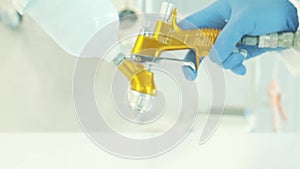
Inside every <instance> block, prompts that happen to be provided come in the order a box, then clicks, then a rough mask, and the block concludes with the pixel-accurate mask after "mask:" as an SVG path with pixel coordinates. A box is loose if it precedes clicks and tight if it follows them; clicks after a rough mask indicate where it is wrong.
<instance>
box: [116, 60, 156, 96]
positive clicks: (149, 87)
mask: <svg viewBox="0 0 300 169" xmlns="http://www.w3.org/2000/svg"><path fill="white" fill-rule="evenodd" d="M119 70H120V71H121V72H122V73H123V74H124V75H125V76H126V78H127V79H128V80H129V81H130V89H131V90H134V91H136V92H139V93H144V94H148V95H152V96H155V95H156V86H155V83H154V75H153V73H152V72H149V71H147V70H146V68H145V66H144V65H142V64H140V63H136V62H133V61H130V60H128V59H125V60H124V61H123V62H122V63H121V64H120V65H119Z"/></svg>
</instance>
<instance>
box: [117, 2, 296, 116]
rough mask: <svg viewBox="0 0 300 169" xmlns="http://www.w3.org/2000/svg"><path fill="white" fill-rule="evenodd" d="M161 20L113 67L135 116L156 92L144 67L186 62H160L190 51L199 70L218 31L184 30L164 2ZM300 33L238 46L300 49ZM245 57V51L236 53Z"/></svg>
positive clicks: (250, 38) (245, 40) (254, 39)
mask: <svg viewBox="0 0 300 169" xmlns="http://www.w3.org/2000/svg"><path fill="white" fill-rule="evenodd" d="M161 16H163V17H162V18H161V19H159V20H158V21H157V23H156V27H155V30H154V31H153V32H151V33H149V32H147V31H146V30H142V31H141V33H140V35H138V37H137V39H136V42H135V45H134V46H133V48H132V51H131V56H129V57H126V56H125V55H124V54H122V53H120V54H119V55H118V56H117V57H116V58H115V59H114V61H113V62H114V64H115V65H116V66H118V69H119V71H121V72H122V73H123V74H124V75H125V76H126V78H127V79H128V80H129V83H130V89H129V90H128V99H129V102H130V106H131V107H132V108H133V109H134V110H135V111H137V112H140V113H144V112H147V111H150V110H151V106H152V105H151V99H152V98H153V97H155V96H156V94H157V90H156V85H155V82H154V74H153V72H151V71H150V70H149V69H148V68H147V66H146V65H145V64H143V63H151V62H152V63H158V62H160V61H162V60H172V61H180V62H187V61H186V60H184V59H183V60H180V59H176V58H161V57H160V56H161V54H162V53H163V52H165V51H175V50H186V49H190V50H193V51H194V52H195V54H196V58H195V61H196V62H195V63H196V64H195V69H196V70H198V68H199V64H200V60H201V59H202V57H205V56H208V55H209V52H210V50H211V48H212V46H213V44H214V42H215V41H216V39H217V37H218V35H219V33H220V31H221V30H218V29H209V28H205V29H195V30H183V29H181V28H180V27H179V26H178V24H177V19H176V18H177V9H176V8H175V7H174V5H172V4H170V3H166V2H164V3H163V4H162V7H161ZM299 39H300V38H299V32H297V33H292V32H284V33H273V34H268V35H263V36H247V37H244V38H243V39H242V40H241V41H240V44H245V45H255V46H258V47H260V48H267V47H268V48H276V47H284V48H287V47H295V48H298V49H299V46H300V45H299V44H300V40H299ZM237 52H240V53H241V54H243V55H244V56H247V51H244V50H241V51H237Z"/></svg>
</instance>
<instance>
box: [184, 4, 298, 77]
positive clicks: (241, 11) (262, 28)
mask: <svg viewBox="0 0 300 169" xmlns="http://www.w3.org/2000/svg"><path fill="white" fill-rule="evenodd" d="M191 25H194V27H193V26H191ZM180 26H181V27H182V28H183V29H186V30H190V29H195V27H196V28H217V29H222V31H221V33H220V35H219V37H218V38H217V40H216V42H215V44H214V50H211V52H210V59H211V60H212V61H213V62H215V63H217V64H218V65H220V66H222V67H223V68H225V69H229V70H231V71H233V72H234V73H236V74H239V75H245V74H246V67H245V65H244V64H243V63H244V61H245V59H249V58H252V57H254V56H257V55H260V54H262V53H264V52H266V51H270V50H272V49H266V48H265V49H259V48H258V47H254V46H245V45H239V46H236V44H237V43H238V42H239V41H240V40H241V38H242V37H243V36H245V35H252V36H259V35H264V34H268V33H274V32H282V31H288V32H295V31H296V30H297V28H298V26H299V23H298V16H297V9H296V8H295V7H294V6H293V5H292V4H291V3H290V2H289V0H217V1H216V2H214V3H213V4H211V5H210V6H208V7H207V8H205V9H203V10H201V11H199V12H197V13H195V14H193V15H191V16H189V17H187V18H186V19H185V20H184V21H183V22H181V23H180ZM236 47H238V48H239V49H240V50H241V49H243V50H247V51H248V55H247V58H245V57H244V56H242V55H241V54H240V53H235V52H233V51H234V49H235V48H236ZM273 50H274V49H273ZM194 57H195V54H194V53H193V52H189V53H188V55H187V57H186V60H190V61H194V60H195V59H194ZM183 72H184V74H185V76H186V78H187V79H188V80H194V79H195V78H196V77H197V71H194V69H193V68H191V67H189V66H184V67H183Z"/></svg>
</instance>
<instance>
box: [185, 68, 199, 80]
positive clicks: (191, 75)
mask: <svg viewBox="0 0 300 169" xmlns="http://www.w3.org/2000/svg"><path fill="white" fill-rule="evenodd" d="M182 72H183V74H184V76H185V78H186V79H187V80H189V81H194V80H195V79H196V78H197V75H198V73H197V71H195V70H194V69H193V68H191V67H190V66H182Z"/></svg>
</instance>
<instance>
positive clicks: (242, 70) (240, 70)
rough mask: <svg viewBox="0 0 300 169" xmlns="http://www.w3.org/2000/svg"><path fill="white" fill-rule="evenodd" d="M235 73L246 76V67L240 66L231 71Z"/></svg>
mask: <svg viewBox="0 0 300 169" xmlns="http://www.w3.org/2000/svg"><path fill="white" fill-rule="evenodd" d="M231 71H232V72H233V73H235V74H238V75H241V76H244V75H246V73H247V69H246V66H244V65H240V66H238V67H235V68H233V69H232V70H231Z"/></svg>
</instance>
